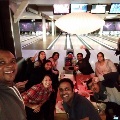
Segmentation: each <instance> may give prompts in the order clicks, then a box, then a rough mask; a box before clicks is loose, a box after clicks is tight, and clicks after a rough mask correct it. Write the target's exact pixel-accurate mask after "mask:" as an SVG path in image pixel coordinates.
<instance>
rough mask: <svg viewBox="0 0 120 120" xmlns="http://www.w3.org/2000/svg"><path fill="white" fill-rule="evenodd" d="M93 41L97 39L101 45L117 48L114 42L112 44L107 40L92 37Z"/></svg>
mask: <svg viewBox="0 0 120 120" xmlns="http://www.w3.org/2000/svg"><path fill="white" fill-rule="evenodd" d="M92 38H93V39H97V40H99V41H101V42H102V43H105V44H107V45H109V46H111V47H114V48H116V47H117V44H116V43H115V42H112V41H109V40H105V39H102V38H99V37H96V36H92Z"/></svg>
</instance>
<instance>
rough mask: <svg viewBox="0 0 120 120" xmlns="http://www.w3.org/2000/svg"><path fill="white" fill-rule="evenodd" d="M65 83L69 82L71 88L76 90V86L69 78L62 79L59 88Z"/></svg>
mask: <svg viewBox="0 0 120 120" xmlns="http://www.w3.org/2000/svg"><path fill="white" fill-rule="evenodd" d="M64 82H68V83H69V84H70V86H71V88H72V89H74V84H73V82H72V80H70V79H69V78H63V79H61V80H60V82H59V86H60V84H62V83H64Z"/></svg>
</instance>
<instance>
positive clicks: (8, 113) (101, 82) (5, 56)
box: [0, 47, 120, 120]
mask: <svg viewBox="0 0 120 120" xmlns="http://www.w3.org/2000/svg"><path fill="white" fill-rule="evenodd" d="M82 48H84V49H85V51H86V52H87V55H86V57H85V58H83V54H82V53H78V54H77V59H78V62H77V63H76V66H77V68H76V66H75V67H74V72H73V73H74V74H77V72H76V71H78V70H79V71H80V73H82V74H83V75H91V79H90V80H88V81H87V86H88V89H91V90H92V91H93V93H94V98H95V100H96V101H102V102H106V100H108V101H107V103H106V105H108V106H107V107H108V109H107V112H109V110H110V112H111V109H112V110H113V111H112V113H113V114H114V112H115V114H116V115H118V116H119V113H120V112H119V110H120V107H119V106H120V95H119V94H120V92H119V86H118V84H117V82H118V81H119V78H120V77H119V73H118V72H117V69H116V67H115V66H114V64H113V62H112V61H111V60H107V59H105V58H104V54H103V53H102V52H100V53H98V54H97V58H98V62H96V64H95V72H94V71H93V69H92V67H91V65H90V63H89V58H90V52H89V50H88V49H86V48H85V47H82ZM36 57H37V55H35V56H34V57H30V58H28V59H27V69H26V75H27V79H28V80H27V82H26V81H25V82H23V85H25V91H24V92H23V91H22V93H20V92H19V91H18V89H17V87H18V88H19V83H17V87H16V84H15V83H14V79H15V75H16V73H17V64H16V59H15V57H14V55H13V54H12V53H11V52H9V51H7V50H0V119H1V120H10V119H11V120H26V119H27V120H54V109H55V104H56V97H57V91H58V88H59V93H60V96H61V98H62V100H63V107H64V109H65V111H66V113H67V114H68V118H69V120H100V119H101V118H100V116H99V114H98V112H97V111H96V110H95V108H94V107H93V105H92V104H91V102H90V101H89V100H87V98H85V97H83V96H81V95H78V94H77V93H75V92H74V85H73V82H72V81H71V80H70V79H68V78H63V79H61V80H60V81H58V76H59V71H58V69H57V64H58V62H57V60H58V58H59V53H58V52H54V53H53V55H52V57H50V58H49V59H47V60H46V54H45V52H44V51H40V52H39V54H38V59H37V61H36ZM113 91H114V93H113ZM13 103H14V104H13ZM116 108H117V109H118V110H117V111H116ZM110 115H111V114H110ZM112 117H113V116H112ZM112 117H111V116H110V117H109V120H110V119H111V118H112Z"/></svg>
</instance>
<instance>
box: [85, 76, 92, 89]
mask: <svg viewBox="0 0 120 120" xmlns="http://www.w3.org/2000/svg"><path fill="white" fill-rule="evenodd" d="M91 82H92V78H90V79H89V80H88V81H86V85H87V88H88V89H89V90H90V87H89V84H90V83H91Z"/></svg>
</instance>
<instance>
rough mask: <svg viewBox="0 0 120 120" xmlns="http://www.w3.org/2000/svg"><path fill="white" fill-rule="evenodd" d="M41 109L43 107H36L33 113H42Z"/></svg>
mask: <svg viewBox="0 0 120 120" xmlns="http://www.w3.org/2000/svg"><path fill="white" fill-rule="evenodd" d="M40 108H41V106H40V105H38V106H36V108H35V109H34V111H33V112H35V113H38V112H40Z"/></svg>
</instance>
